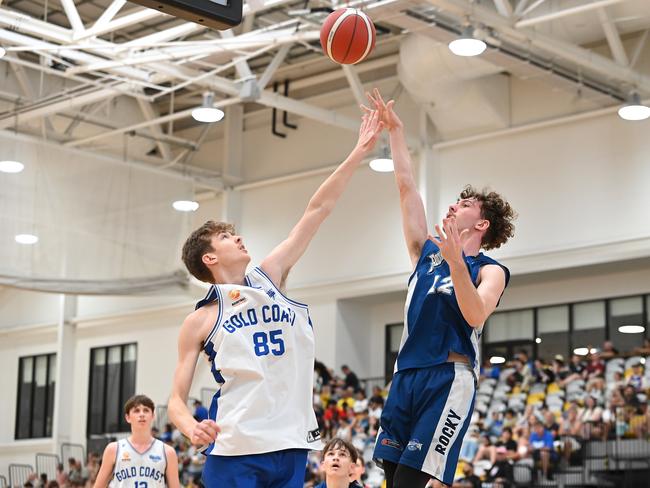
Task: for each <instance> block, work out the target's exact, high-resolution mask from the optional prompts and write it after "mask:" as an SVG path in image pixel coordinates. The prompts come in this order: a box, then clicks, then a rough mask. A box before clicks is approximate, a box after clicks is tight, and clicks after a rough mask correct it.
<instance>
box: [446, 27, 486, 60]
mask: <svg viewBox="0 0 650 488" xmlns="http://www.w3.org/2000/svg"><path fill="white" fill-rule="evenodd" d="M486 48H487V44H485V42H483V41H481V40H480V39H476V37H474V28H473V27H472V26H468V27H465V29H463V33H462V34H461V36H460V37H459V38H458V39H454V40H453V41H451V42H450V43H449V49H450V51H451V52H452V53H454V54H455V55H456V56H478V55H479V54H481V53H482V52H483V51H485V49H486Z"/></svg>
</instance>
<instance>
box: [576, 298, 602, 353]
mask: <svg viewBox="0 0 650 488" xmlns="http://www.w3.org/2000/svg"><path fill="white" fill-rule="evenodd" d="M604 341H605V302H604V301H602V300H601V301H597V302H586V303H576V304H575V305H574V306H573V334H572V336H571V347H572V348H573V349H574V350H575V349H577V348H585V347H590V346H591V347H596V348H599V347H602V345H603V342H604ZM572 352H573V351H572Z"/></svg>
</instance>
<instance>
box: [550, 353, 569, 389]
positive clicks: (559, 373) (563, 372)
mask: <svg viewBox="0 0 650 488" xmlns="http://www.w3.org/2000/svg"><path fill="white" fill-rule="evenodd" d="M553 374H554V375H555V382H556V383H557V384H558V385H559V386H560V387H561V388H565V387H566V385H567V382H568V381H567V380H568V379H569V377H570V376H569V375H570V371H569V368H567V366H566V364H565V362H564V356H562V354H556V355H555V357H554V358H553Z"/></svg>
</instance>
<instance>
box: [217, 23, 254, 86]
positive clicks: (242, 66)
mask: <svg viewBox="0 0 650 488" xmlns="http://www.w3.org/2000/svg"><path fill="white" fill-rule="evenodd" d="M219 33H220V34H221V38H222V39H230V40H232V39H233V38H234V37H235V34H233V32H232V29H228V30H224V31H220V32H219ZM235 69H236V70H237V74H238V75H239V77H240V78H242V79H244V80H248V79H250V78H254V76H253V72H252V71H251V69H250V67H249V66H248V63H247V62H246V61H245V60H242V59H236V63H235Z"/></svg>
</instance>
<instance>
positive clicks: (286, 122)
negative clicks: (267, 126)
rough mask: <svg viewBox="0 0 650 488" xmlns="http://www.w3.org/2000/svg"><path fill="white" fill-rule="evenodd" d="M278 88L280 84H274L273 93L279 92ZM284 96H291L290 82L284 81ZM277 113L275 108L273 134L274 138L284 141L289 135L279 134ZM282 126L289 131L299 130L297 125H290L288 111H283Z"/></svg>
mask: <svg viewBox="0 0 650 488" xmlns="http://www.w3.org/2000/svg"><path fill="white" fill-rule="evenodd" d="M278 86H279V83H278V82H277V81H276V82H274V83H273V93H277V92H278ZM284 96H285V97H286V96H289V80H284ZM277 113H278V109H277V108H275V107H273V114H272V120H271V132H272V133H273V135H274V136H277V137H282V138H283V139H284V138H286V137H287V134H285V133H283V132H279V131H278V129H277ZM282 125H284V126H285V127H286V128H287V129H294V130H295V129H297V128H298V126H297V125H295V124H290V123H289V113H288V112H287V111H286V110H283V111H282Z"/></svg>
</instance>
